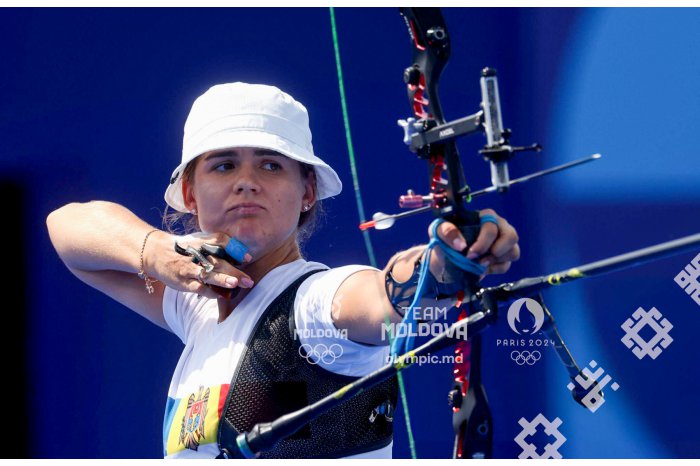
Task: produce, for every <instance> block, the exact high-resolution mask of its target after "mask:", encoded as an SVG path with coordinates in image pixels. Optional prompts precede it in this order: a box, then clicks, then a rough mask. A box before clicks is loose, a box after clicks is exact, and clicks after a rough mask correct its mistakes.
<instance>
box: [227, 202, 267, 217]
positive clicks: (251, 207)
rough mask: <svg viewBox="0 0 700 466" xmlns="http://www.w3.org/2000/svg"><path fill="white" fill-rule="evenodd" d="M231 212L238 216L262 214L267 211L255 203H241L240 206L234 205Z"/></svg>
mask: <svg viewBox="0 0 700 466" xmlns="http://www.w3.org/2000/svg"><path fill="white" fill-rule="evenodd" d="M229 210H230V211H231V212H235V213H237V214H241V215H249V214H256V213H258V212H261V211H263V210H265V208H264V207H263V206H261V205H260V204H255V203H254V202H241V203H240V204H236V205H234V206H233V207H231V208H230V209H229Z"/></svg>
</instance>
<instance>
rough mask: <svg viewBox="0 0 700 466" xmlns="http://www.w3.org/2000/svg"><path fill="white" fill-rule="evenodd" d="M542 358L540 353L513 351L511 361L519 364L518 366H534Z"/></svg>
mask: <svg viewBox="0 0 700 466" xmlns="http://www.w3.org/2000/svg"><path fill="white" fill-rule="evenodd" d="M541 357H542V353H540V352H539V351H537V350H535V351H511V353H510V359H512V360H513V361H515V362H516V363H518V366H522V365H523V364H527V365H529V366H533V365H534V364H535V363H536V362H537V361H539V360H540V358H541Z"/></svg>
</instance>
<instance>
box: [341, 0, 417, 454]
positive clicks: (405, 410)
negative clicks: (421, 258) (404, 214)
mask: <svg viewBox="0 0 700 466" xmlns="http://www.w3.org/2000/svg"><path fill="white" fill-rule="evenodd" d="M329 10H330V16H331V32H332V33H333V50H334V52H335V66H336V71H337V74H338V88H339V90H340V104H341V107H342V110H343V124H344V126H345V141H346V142H347V146H348V154H349V156H350V171H351V173H352V184H353V188H354V189H355V202H356V203H357V211H358V214H359V216H360V223H362V222H364V221H365V220H366V219H367V217H366V216H365V208H364V203H363V202H362V195H361V192H360V182H359V178H358V176H357V164H356V163H355V151H354V149H353V144H352V137H351V135H350V119H349V118H348V108H347V101H346V98H345V84H344V82H343V70H342V67H341V64H340V46H339V41H338V31H337V27H336V22H335V10H334V8H333V7H329ZM362 235H363V237H364V240H365V247H366V249H367V256H368V257H369V262H370V264H371V265H372V267H374V268H377V261H376V259H375V256H374V249H373V248H372V241H371V239H370V236H369V231H368V230H365V231H363V232H362ZM384 321H385V322H386V325H387V328H388V329H389V332H388V333H389V347H390V348H391V347H392V346H393V337H392V332H391V325H390V323H391V322H390V320H389V316H388V315H385V316H384ZM392 362H393V361H392ZM396 378H397V381H398V384H399V394H400V396H401V405H402V407H403V413H404V419H405V420H406V432H407V433H408V445H409V448H410V450H411V458H413V459H416V458H417V457H418V456H417V454H416V444H415V441H414V438H413V429H412V428H411V416H410V414H409V411H408V398H407V397H406V387H405V385H404V380H403V374H402V373H401V372H398V373H397V374H396Z"/></svg>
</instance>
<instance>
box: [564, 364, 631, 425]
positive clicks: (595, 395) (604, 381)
mask: <svg viewBox="0 0 700 466" xmlns="http://www.w3.org/2000/svg"><path fill="white" fill-rule="evenodd" d="M589 367H590V369H589ZM596 367H598V363H597V362H595V360H591V362H589V363H588V367H584V368H583V369H582V370H581V373H580V374H579V375H577V376H576V377H574V380H575V381H576V383H577V384H579V386H580V387H581V388H583V389H584V390H588V393H586V396H584V397H583V399H582V400H581V403H583V405H584V406H585V407H586V408H588V410H589V411H590V412H592V413H595V412H596V411H598V408H600V407H601V406H603V403H605V398H603V388H605V386H606V385H608V384H609V383H610V381H611V380H612V378H611V377H610V376H609V375H608V374H605V371H604V370H603V368H602V367H598V369H596V371H595V372H592V371H591V369H595V368H596ZM603 374H605V377H603V378H601V377H600V376H601V375H603ZM566 387H567V388H568V389H569V390H573V389H574V388H576V385H574V383H573V382H569V384H568V385H567V386H566ZM610 388H612V389H613V391H614V392H616V391H617V389H618V388H620V385H619V384H618V383H617V382H613V383H612V384H611V385H610Z"/></svg>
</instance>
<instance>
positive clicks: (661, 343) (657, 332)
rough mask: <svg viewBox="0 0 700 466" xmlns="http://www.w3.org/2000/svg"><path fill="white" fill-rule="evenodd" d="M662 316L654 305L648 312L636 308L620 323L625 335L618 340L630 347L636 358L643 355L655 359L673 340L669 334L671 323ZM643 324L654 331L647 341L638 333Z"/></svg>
mask: <svg viewBox="0 0 700 466" xmlns="http://www.w3.org/2000/svg"><path fill="white" fill-rule="evenodd" d="M662 317H663V315H662V314H661V313H660V312H659V311H658V310H657V309H656V308H655V307H652V308H651V310H650V311H649V312H647V311H645V310H644V309H642V308H641V307H640V308H638V309H637V310H636V311H634V314H632V317H630V318H629V319H627V320H626V321H625V322H624V323H623V324H622V330H624V331H625V336H623V337H622V340H620V341H622V343H624V344H625V346H626V347H628V348H631V349H632V352H633V353H634V355H635V356H637V358H638V359H642V358H643V357H644V356H649V357H650V358H651V359H656V358H657V357H658V356H659V355H660V354H661V352H662V351H663V350H664V349H665V348H667V347H668V345H670V344H671V343H672V342H673V338H671V335H669V332H670V331H671V329H672V328H673V325H672V324H671V322H669V321H668V319H666V318H665V317H663V319H662ZM645 326H649V328H651V329H652V330H653V331H654V336H653V337H652V339H651V340H649V341H646V340H644V338H642V336H641V335H640V334H639V332H640V331H641V330H642V329H643V328H644V327H645Z"/></svg>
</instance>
